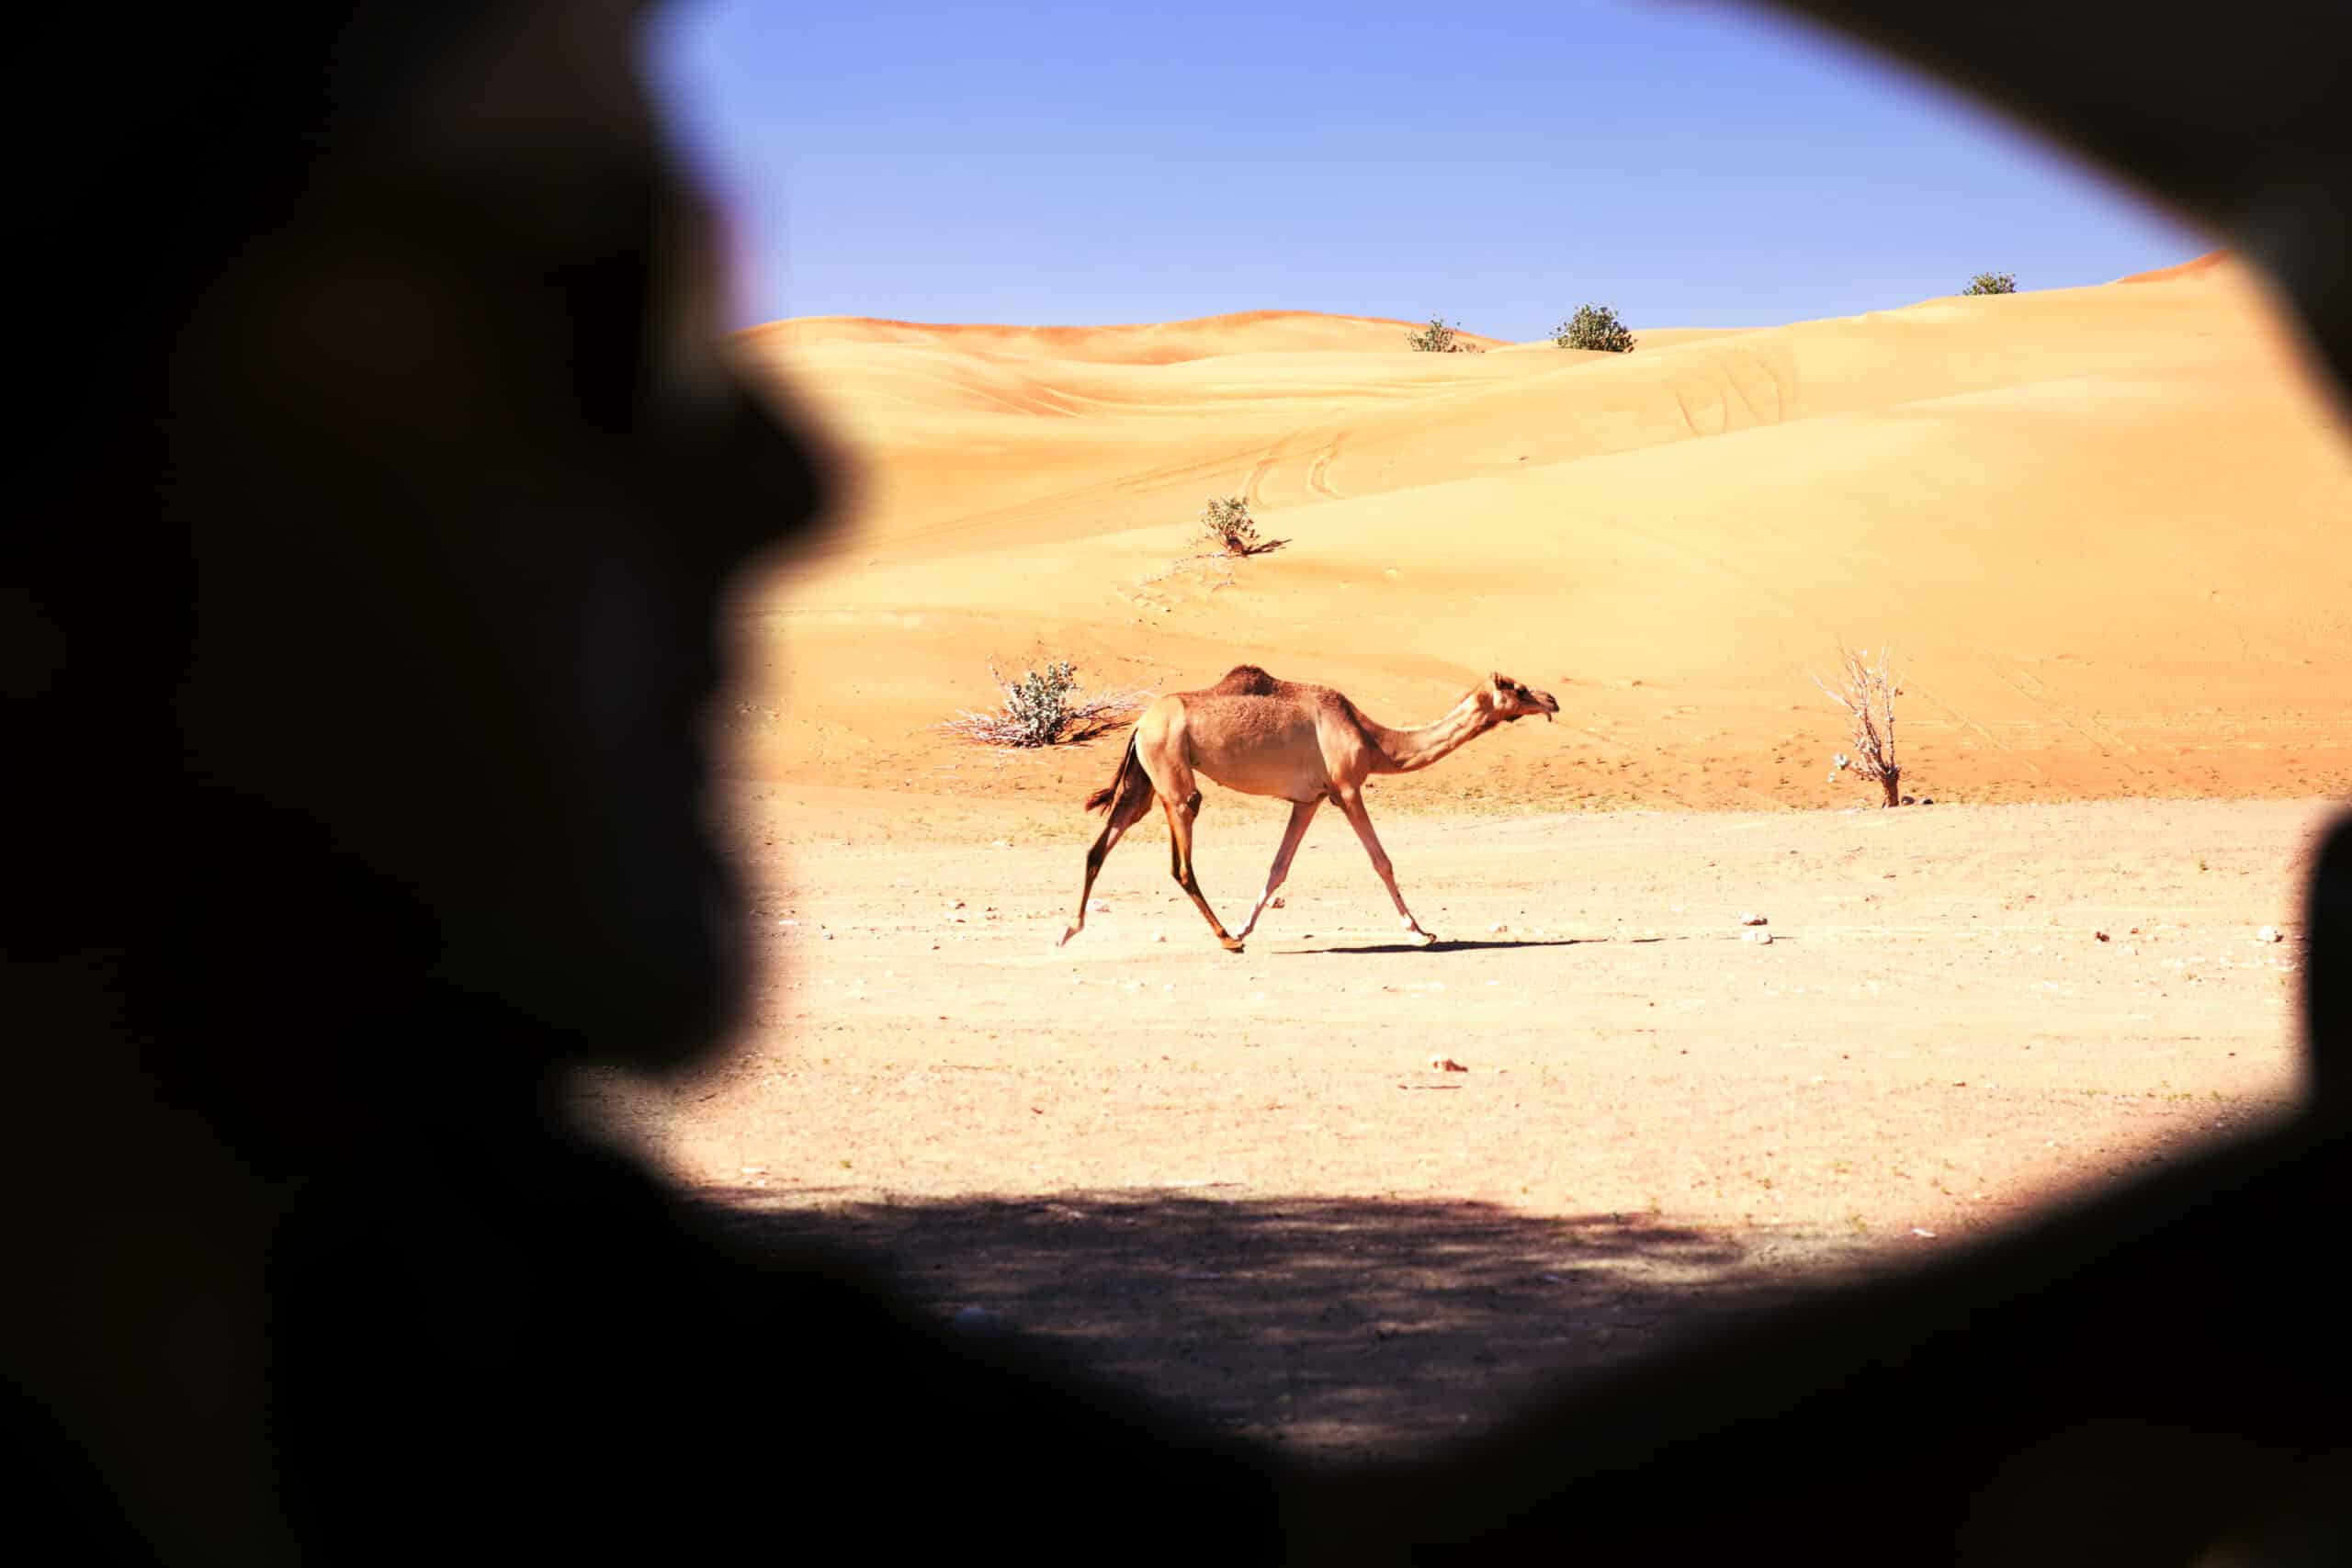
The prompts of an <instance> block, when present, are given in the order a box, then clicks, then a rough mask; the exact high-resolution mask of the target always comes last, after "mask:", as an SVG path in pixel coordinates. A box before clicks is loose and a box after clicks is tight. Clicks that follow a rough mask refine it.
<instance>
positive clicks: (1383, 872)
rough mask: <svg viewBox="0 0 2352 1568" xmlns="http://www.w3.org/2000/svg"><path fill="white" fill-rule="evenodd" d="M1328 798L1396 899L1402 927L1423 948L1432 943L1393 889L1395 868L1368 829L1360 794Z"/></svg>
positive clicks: (1348, 793) (1389, 894) (1370, 825)
mask: <svg viewBox="0 0 2352 1568" xmlns="http://www.w3.org/2000/svg"><path fill="white" fill-rule="evenodd" d="M1331 798H1332V799H1333V800H1335V801H1337V802H1339V806H1340V811H1341V812H1343V813H1344V814H1346V817H1347V818H1348V823H1349V825H1350V826H1351V827H1352V828H1354V829H1355V830H1356V837H1357V838H1359V839H1362V840H1363V848H1364V852H1365V853H1366V854H1368V855H1370V856H1371V857H1372V869H1373V870H1374V871H1376V872H1378V873H1380V880H1381V882H1382V884H1383V885H1384V886H1386V887H1387V889H1388V897H1391V898H1393V899H1395V900H1396V902H1397V919H1399V920H1401V921H1402V922H1403V923H1404V927H1405V930H1406V931H1408V932H1410V933H1411V934H1412V935H1414V936H1417V937H1419V938H1420V939H1421V945H1422V946H1424V947H1426V946H1428V945H1429V944H1430V942H1435V941H1436V940H1437V938H1436V937H1434V936H1431V935H1430V933H1429V932H1427V931H1423V930H1422V929H1421V922H1420V921H1419V920H1417V919H1413V911H1412V910H1410V909H1408V908H1405V896H1404V895H1403V894H1402V893H1399V892H1397V868H1396V867H1395V866H1394V865H1392V864H1390V863H1389V860H1388V852H1387V851H1386V850H1384V849H1382V848H1381V847H1380V835H1379V834H1377V833H1375V832H1374V831H1373V830H1372V818H1371V817H1370V815H1369V814H1367V813H1366V812H1365V810H1364V808H1363V795H1358V794H1356V793H1355V792H1354V791H1352V790H1350V791H1348V792H1346V793H1345V794H1338V793H1335V794H1333V795H1332V796H1331Z"/></svg>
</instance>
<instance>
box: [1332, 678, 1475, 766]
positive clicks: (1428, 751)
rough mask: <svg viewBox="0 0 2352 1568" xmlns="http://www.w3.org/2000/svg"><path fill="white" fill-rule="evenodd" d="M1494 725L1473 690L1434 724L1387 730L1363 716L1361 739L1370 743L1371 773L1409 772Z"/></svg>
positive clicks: (1449, 753)
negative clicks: (1364, 718)
mask: <svg viewBox="0 0 2352 1568" xmlns="http://www.w3.org/2000/svg"><path fill="white" fill-rule="evenodd" d="M1494 726H1495V719H1494V716H1493V715H1492V714H1490V713H1488V712H1487V710H1486V709H1484V708H1482V707H1480V706H1479V705H1478V694H1476V692H1473V693H1471V694H1469V695H1468V696H1466V697H1464V698H1463V699H1462V700H1461V701H1460V702H1458V703H1456V704H1454V705H1453V712H1451V713H1449V714H1447V715H1446V716H1444V717H1443V718H1441V719H1439V720H1438V721H1437V722H1435V723H1434V724H1424V725H1422V726H1420V727H1419V728H1416V729H1390V728H1386V727H1385V726H1382V725H1377V724H1374V723H1373V722H1372V721H1371V720H1369V719H1366V720H1365V721H1364V726H1363V729H1364V739H1367V740H1369V741H1371V742H1372V749H1373V752H1374V762H1373V767H1372V771H1373V772H1374V773H1415V772H1418V771H1419V770H1420V769H1422V768H1426V767H1428V766H1429V765H1430V763H1432V762H1435V761H1440V760H1441V759H1442V758H1445V757H1450V756H1452V755H1453V753H1454V752H1455V751H1456V750H1459V749H1461V748H1462V747H1464V746H1466V745H1468V744H1469V743H1470V742H1471V741H1473V740H1476V739H1478V737H1480V736H1481V735H1484V734H1485V733H1487V730H1489V729H1492V728H1494Z"/></svg>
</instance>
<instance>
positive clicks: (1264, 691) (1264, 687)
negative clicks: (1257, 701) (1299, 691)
mask: <svg viewBox="0 0 2352 1568" xmlns="http://www.w3.org/2000/svg"><path fill="white" fill-rule="evenodd" d="M1283 684H1284V682H1281V681H1277V680H1275V679H1274V678H1273V677H1272V675H1269V674H1267V673H1266V671H1263V670H1261V669H1259V668H1258V666H1256V665H1255V664H1237V665H1235V666H1234V667H1233V668H1232V669H1230V670H1228V671H1226V672H1225V679H1224V680H1222V681H1219V682H1217V683H1216V685H1214V686H1211V687H1210V688H1209V690H1210V691H1212V692H1215V693H1216V694H1218V695H1219V696H1227V697H1271V696H1272V695H1273V694H1275V693H1276V692H1278V691H1280V690H1281V689H1282V688H1283Z"/></svg>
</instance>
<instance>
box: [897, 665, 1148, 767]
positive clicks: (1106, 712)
mask: <svg viewBox="0 0 2352 1568" xmlns="http://www.w3.org/2000/svg"><path fill="white" fill-rule="evenodd" d="M989 680H991V681H993V682H996V684H997V686H998V688H999V689H1000V690H1001V691H1002V692H1003V693H1004V705H1003V706H1002V707H1001V708H999V709H997V710H996V711H995V712H993V713H973V712H971V711H969V710H968V709H967V710H965V711H963V712H961V713H958V714H957V715H956V716H955V717H954V718H951V719H949V720H947V721H946V722H945V723H944V724H942V725H941V726H940V727H939V728H942V729H944V730H945V731H947V733H949V734H950V735H956V736H960V737H962V738H963V739H967V740H971V741H975V742H978V744H980V745H983V746H1001V747H1007V748H1027V747H1036V746H1056V745H1060V744H1063V743H1065V742H1069V741H1078V740H1084V739H1088V738H1089V737H1091V736H1094V735H1098V734H1100V733H1102V732H1103V730H1105V729H1108V728H1111V727H1112V726H1113V725H1114V724H1116V723H1117V722H1118V721H1119V720H1120V719H1122V718H1125V716H1127V715H1129V714H1131V713H1133V712H1135V710H1136V709H1137V708H1139V707H1141V706H1142V705H1144V704H1145V703H1146V702H1148V701H1149V700H1150V697H1151V694H1150V693H1148V692H1136V691H1114V692H1096V693H1093V694H1088V693H1087V692H1085V691H1084V690H1083V689H1081V688H1080V685H1079V683H1078V667H1077V666H1076V665H1074V664H1072V663H1071V662H1070V661H1069V660H1067V659H1065V660H1058V661H1057V662H1055V663H1052V664H1048V665H1046V667H1045V669H1043V670H1029V671H1024V672H1023V675H1022V677H1021V679H1020V680H1018V681H1008V680H1006V679H1005V678H1004V677H1003V676H1002V675H1001V674H1000V673H999V672H998V671H997V667H996V663H995V661H994V660H990V661H989Z"/></svg>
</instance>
